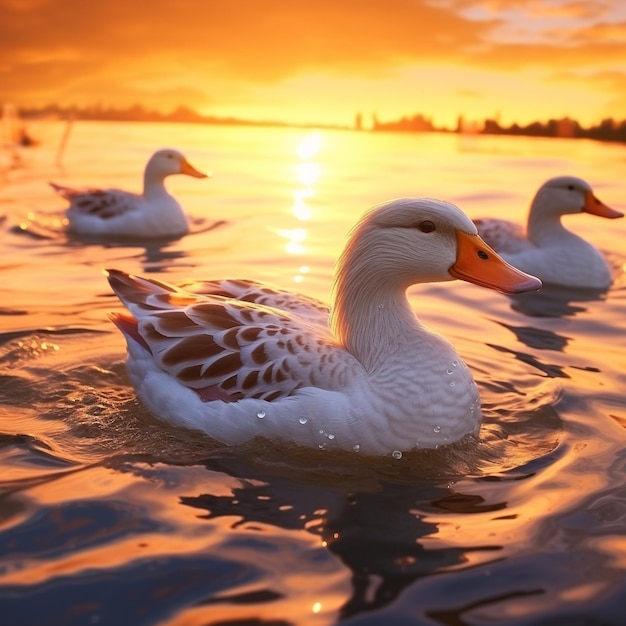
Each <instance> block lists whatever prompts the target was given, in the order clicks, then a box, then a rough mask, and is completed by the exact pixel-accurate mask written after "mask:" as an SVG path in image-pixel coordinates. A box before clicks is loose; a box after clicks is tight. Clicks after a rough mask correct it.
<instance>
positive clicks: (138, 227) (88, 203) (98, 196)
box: [50, 148, 208, 239]
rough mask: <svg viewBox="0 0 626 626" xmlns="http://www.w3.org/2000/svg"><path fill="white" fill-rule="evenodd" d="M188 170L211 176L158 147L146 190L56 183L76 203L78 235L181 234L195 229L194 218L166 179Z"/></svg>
mask: <svg viewBox="0 0 626 626" xmlns="http://www.w3.org/2000/svg"><path fill="white" fill-rule="evenodd" d="M173 174H186V175H187V176H193V177H194V178H207V177H208V175H207V174H205V173H204V172H201V171H199V170H197V169H196V168H195V167H193V166H192V165H191V164H190V163H189V161H187V159H186V158H185V156H184V155H183V154H182V152H180V151H178V150H174V149H172V148H164V149H162V150H157V151H156V152H155V153H154V154H153V155H152V156H151V157H150V159H149V160H148V162H147V164H146V167H145V170H144V176H143V181H144V182H143V192H142V193H141V194H136V193H132V192H129V191H123V190H121V189H96V188H86V189H74V188H71V187H64V186H62V185H58V184H56V183H52V182H51V183H50V185H51V187H52V188H53V189H54V191H56V192H57V193H58V194H59V195H60V196H61V197H62V198H64V199H65V200H68V201H69V202H70V206H69V208H68V209H67V211H66V215H67V219H68V222H69V226H68V227H69V230H70V232H73V233H74V234H77V235H90V236H97V237H114V238H122V239H129V238H131V239H135V238H137V239H159V238H178V237H182V236H183V235H186V234H187V233H188V232H189V221H188V219H187V216H186V215H185V213H184V211H183V209H182V207H181V206H180V204H179V203H178V201H177V200H176V199H175V198H174V197H173V196H172V195H171V194H170V193H168V191H167V190H166V188H165V184H164V181H165V178H166V177H168V176H171V175H173Z"/></svg>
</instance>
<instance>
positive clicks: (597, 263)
mask: <svg viewBox="0 0 626 626" xmlns="http://www.w3.org/2000/svg"><path fill="white" fill-rule="evenodd" d="M573 213H591V214H592V215H599V216H600V217H608V218H616V217H622V216H623V215H624V214H623V213H620V212H619V211H615V210H614V209H611V208H610V207H608V206H606V205H605V204H603V203H602V202H600V200H598V199H597V198H596V197H595V196H594V194H593V190H592V189H591V187H590V185H589V183H587V182H585V181H584V180H581V179H580V178H575V177H574V176H558V177H556V178H551V179H550V180H548V181H546V182H545V183H544V184H543V185H542V186H541V187H540V188H539V190H538V191H537V193H536V195H535V197H534V199H533V201H532V203H531V205H530V211H529V213H528V222H527V226H526V232H524V230H523V228H522V226H521V225H520V224H516V223H513V222H509V221H507V220H500V219H491V218H486V219H479V220H475V223H476V226H477V227H478V232H479V234H480V236H481V237H482V238H483V239H484V240H485V241H486V242H487V243H488V244H489V245H490V246H491V247H492V248H493V249H494V250H496V251H497V252H498V253H499V254H501V255H502V256H503V257H504V258H505V259H506V260H507V261H509V262H510V263H512V264H513V265H515V266H516V267H519V268H520V269H522V270H524V271H525V272H529V273H531V274H533V275H535V276H538V277H539V278H540V279H541V280H542V281H543V282H544V283H548V284H552V285H562V286H565V287H582V288H597V289H606V288H607V287H609V285H610V284H611V283H612V281H613V278H612V271H611V268H610V267H609V265H608V263H607V262H606V259H605V258H604V256H603V255H602V253H601V252H600V251H599V250H597V249H596V248H595V247H594V246H593V245H591V244H590V243H588V242H587V241H585V240H584V239H583V238H582V237H579V236H578V235H575V234H574V233H572V232H570V231H569V230H567V229H566V228H565V227H564V226H563V225H562V224H561V216H562V215H568V214H573Z"/></svg>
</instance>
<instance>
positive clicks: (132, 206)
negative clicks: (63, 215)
mask: <svg viewBox="0 0 626 626" xmlns="http://www.w3.org/2000/svg"><path fill="white" fill-rule="evenodd" d="M50 186H51V187H52V188H53V189H54V190H55V191H56V192H57V193H58V194H59V195H60V196H61V197H62V198H65V199H66V200H68V201H69V203H70V208H69V210H70V211H72V212H73V213H80V214H83V215H91V216H93V217H98V218H101V219H103V220H106V219H110V218H112V217H119V216H120V215H124V214H126V213H128V212H130V211H134V210H136V209H137V207H138V205H139V202H140V201H141V196H139V195H137V194H134V193H130V192H128V191H123V190H121V189H97V188H95V187H94V188H91V187H88V188H84V189H73V188H71V187H63V186H62V185H57V184H56V183H50Z"/></svg>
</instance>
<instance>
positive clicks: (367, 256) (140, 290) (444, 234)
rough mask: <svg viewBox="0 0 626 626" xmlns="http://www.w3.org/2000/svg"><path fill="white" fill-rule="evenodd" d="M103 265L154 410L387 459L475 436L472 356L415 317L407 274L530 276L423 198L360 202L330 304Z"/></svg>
mask: <svg viewBox="0 0 626 626" xmlns="http://www.w3.org/2000/svg"><path fill="white" fill-rule="evenodd" d="M105 274H106V276H107V278H108V282H109V284H110V286H111V288H112V290H113V291H114V293H115V294H116V295H117V297H118V298H119V300H120V301H121V303H122V304H123V305H124V306H125V308H126V311H122V312H112V313H111V314H110V318H111V320H112V322H113V323H114V324H115V325H116V326H117V328H118V329H119V330H120V331H121V333H122V334H123V336H124V337H125V339H126V344H127V360H126V365H127V371H128V374H129V378H130V381H131V382H132V384H133V386H134V388H135V390H136V393H137V395H138V397H139V398H140V400H141V401H142V402H143V404H144V405H145V406H146V407H147V408H148V409H149V411H150V412H151V413H153V414H154V415H155V416H157V417H158V418H160V419H162V420H164V421H166V422H168V423H169V424H170V425H174V426H181V427H185V428H188V429H195V430H199V431H202V432H204V433H205V434H208V435H209V436H210V437H211V438H213V439H214V440H216V441H218V442H220V443H222V444H225V445H239V444H243V443H245V442H248V441H250V440H252V439H253V438H255V437H263V438H265V439H267V440H270V441H272V440H278V441H281V442H287V443H289V444H295V445H297V446H305V447H308V448H319V449H331V448H332V449H340V450H347V451H353V452H359V453H361V454H366V455H392V456H396V458H398V457H397V455H401V454H402V452H404V451H408V450H413V449H415V448H436V447H438V446H440V445H447V444H451V443H454V442H457V441H459V440H461V439H463V438H464V437H465V436H466V435H469V434H473V435H476V434H477V432H478V430H479V427H480V423H481V419H482V415H481V406H480V398H479V394H478V389H477V386H476V384H475V382H474V379H473V377H472V374H471V372H470V370H469V368H468V367H467V365H466V364H465V363H464V362H463V361H462V360H461V358H460V357H459V355H458V354H457V352H456V350H455V349H454V347H453V345H452V344H451V343H450V342H449V341H447V340H446V339H445V338H443V337H441V336H439V335H438V334H435V333H434V332H432V331H430V330H429V329H428V328H427V327H425V326H424V325H423V324H422V323H421V322H420V320H419V319H418V317H417V316H416V314H415V313H414V311H413V309H412V307H411V305H410V304H409V301H408V299H407V296H406V290H407V289H408V287H409V286H411V285H414V284H417V283H430V282H434V281H450V280H454V279H461V280H464V281H468V282H470V283H475V284H476V285H479V286H482V287H487V288H491V289H495V290H498V291H501V292H503V293H507V294H516V293H523V292H526V291H533V290H537V289H539V288H540V287H541V281H540V280H539V279H537V278H535V277H534V276H530V275H528V274H525V273H523V272H521V271H519V270H517V269H516V268H514V267H512V266H511V265H509V264H508V263H506V262H505V261H504V260H502V259H501V258H500V257H499V256H498V255H497V254H496V253H495V252H494V251H493V250H491V248H489V246H487V245H486V244H485V243H484V242H483V241H482V240H481V239H480V237H479V236H478V234H477V230H476V226H475V225H474V224H473V222H472V221H471V220H470V219H469V217H468V216H467V215H466V214H465V213H463V212H462V211H461V210H460V209H459V208H458V207H456V206H455V205H453V204H450V203H448V202H445V201H442V200H435V199H428V198H400V199H397V200H393V201H391V202H388V203H385V204H383V205H379V206H377V207H374V208H373V209H372V210H370V211H368V212H366V213H365V215H364V216H363V218H362V219H361V220H360V221H359V222H357V224H356V226H355V227H354V229H353V230H352V232H351V234H350V236H349V237H348V241H347V244H346V246H345V249H344V251H343V253H342V254H341V256H340V257H339V260H338V262H337V264H336V269H335V279H334V285H333V289H332V291H331V294H332V297H331V302H332V304H331V306H327V305H326V304H324V303H323V302H321V301H318V300H316V299H314V298H311V297H308V296H305V295H303V294H297V293H293V292H291V291H289V290H284V289H277V288H275V287H272V286H269V285H266V284H264V283H259V282H254V281H249V280H213V281H200V282H195V283H193V282H192V283H186V284H184V285H183V286H180V285H178V286H177V285H171V284H168V283H165V282H161V281H159V280H157V279H153V278H143V277H138V276H133V275H131V274H128V273H126V272H123V271H121V270H116V269H108V270H105Z"/></svg>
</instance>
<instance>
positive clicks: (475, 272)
mask: <svg viewBox="0 0 626 626" xmlns="http://www.w3.org/2000/svg"><path fill="white" fill-rule="evenodd" d="M456 241H457V253H456V261H455V262H454V263H453V264H452V265H451V266H450V268H449V269H448V272H450V274H451V275H452V276H454V278H459V279H461V280H466V281H467V282H469V283H474V284H475V285H480V286H481V287H489V288H490V289H495V290H496V291H501V292H502V293H508V294H515V293H524V292H525V291H537V290H538V289H541V281H540V280H539V279H538V278H536V277H535V276H531V275H530V274H525V273H524V272H522V271H520V270H518V269H516V268H514V267H513V266H512V265H509V264H508V263H507V262H506V261H505V260H504V259H502V258H501V257H500V256H498V254H496V252H494V250H492V249H491V248H490V247H489V246H488V245H487V244H486V243H485V242H484V241H483V240H482V239H481V238H480V237H479V236H478V235H470V234H469V233H464V232H462V231H460V230H457V231H456Z"/></svg>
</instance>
